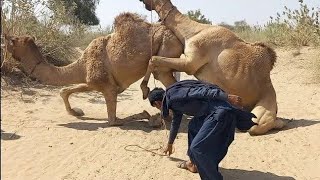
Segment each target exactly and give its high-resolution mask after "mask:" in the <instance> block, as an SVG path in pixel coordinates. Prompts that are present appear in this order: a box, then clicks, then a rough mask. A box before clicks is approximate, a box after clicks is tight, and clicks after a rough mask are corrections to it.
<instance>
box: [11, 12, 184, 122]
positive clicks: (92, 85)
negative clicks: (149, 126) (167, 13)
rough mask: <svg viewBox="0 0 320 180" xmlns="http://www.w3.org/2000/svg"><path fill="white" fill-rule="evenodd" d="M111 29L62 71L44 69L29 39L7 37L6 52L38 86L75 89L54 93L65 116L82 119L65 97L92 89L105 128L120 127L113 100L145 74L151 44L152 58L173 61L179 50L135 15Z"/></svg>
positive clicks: (165, 73) (168, 79) (165, 77)
mask: <svg viewBox="0 0 320 180" xmlns="http://www.w3.org/2000/svg"><path fill="white" fill-rule="evenodd" d="M114 27H115V32H114V33H112V34H110V35H108V36H105V37H99V38H97V39H94V40H93V41H92V42H91V43H90V44H89V46H88V47H87V48H86V49H85V50H84V53H83V54H82V56H81V57H80V59H79V60H77V61H75V62H74V63H71V64H69V65H67V66H64V67H55V66H53V65H51V64H48V63H47V62H46V60H45V59H44V58H43V55H42V54H41V53H40V51H39V49H38V47H37V46H36V44H35V42H34V39H33V38H32V37H29V36H24V37H14V36H7V37H6V48H7V50H8V51H9V52H10V53H11V54H12V55H13V57H14V58H15V59H17V60H19V61H20V62H21V64H22V67H23V69H24V71H25V72H26V73H28V74H29V75H31V76H33V77H35V78H37V79H38V80H40V81H41V82H42V83H44V84H49V85H59V86H62V85H70V84H78V85H76V86H73V87H67V88H63V89H61V91H60V95H61V97H62V98H63V101H64V103H65V107H66V110H67V111H68V113H70V114H71V115H74V116H81V115H83V114H84V113H83V112H82V110H81V109H78V108H73V109H72V108H71V106H70V103H69V101H68V98H69V96H70V95H71V94H72V93H78V92H86V91H93V90H95V91H99V92H102V94H103V96H104V98H105V100H106V104H107V111H108V122H109V124H110V125H121V124H123V123H124V122H125V121H126V120H125V119H127V118H125V119H117V118H116V103H117V95H118V94H119V93H121V92H123V91H124V90H125V89H126V88H128V87H129V86H130V85H131V84H132V83H134V82H136V81H137V80H139V79H140V78H142V77H143V75H144V74H145V73H146V70H147V67H148V63H149V60H150V59H151V39H153V42H152V47H153V50H152V55H159V56H167V57H179V56H180V54H181V53H182V50H183V49H182V48H183V46H182V44H181V43H180V41H179V40H178V39H177V38H176V36H174V35H173V33H172V32H171V31H170V30H169V29H167V28H166V27H165V26H163V25H160V24H155V25H153V26H152V25H151V24H150V23H147V22H145V21H144V20H143V19H142V18H140V17H139V16H138V15H136V14H131V13H123V14H121V15H119V16H117V17H116V18H115V21H114ZM156 77H157V78H158V79H159V80H160V81H161V82H162V83H163V84H164V85H165V86H168V85H169V84H172V83H173V82H174V81H175V79H174V77H173V75H172V71H170V69H162V71H161V72H159V73H156ZM138 115H139V114H138ZM138 115H137V116H135V118H136V119H143V118H148V117H149V116H150V115H148V113H146V112H144V113H140V115H141V116H138ZM139 117H140V118H139ZM127 120H130V119H127Z"/></svg>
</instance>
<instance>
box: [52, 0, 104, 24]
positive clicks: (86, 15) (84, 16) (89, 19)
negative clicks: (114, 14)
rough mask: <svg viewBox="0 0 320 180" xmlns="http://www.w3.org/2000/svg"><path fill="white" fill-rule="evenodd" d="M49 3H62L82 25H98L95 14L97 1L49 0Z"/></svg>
mask: <svg viewBox="0 0 320 180" xmlns="http://www.w3.org/2000/svg"><path fill="white" fill-rule="evenodd" d="M49 2H51V3H62V4H63V5H64V6H65V7H66V9H68V10H69V11H70V12H71V14H72V15H74V16H75V17H76V18H77V19H78V20H79V21H80V22H81V23H82V24H86V25H98V24H99V19H98V17H97V16H96V13H95V11H96V5H97V4H99V0H49Z"/></svg>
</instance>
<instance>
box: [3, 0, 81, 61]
mask: <svg viewBox="0 0 320 180" xmlns="http://www.w3.org/2000/svg"><path fill="white" fill-rule="evenodd" d="M71 11H72V9H69V10H68V11H67V10H66V8H65V7H64V6H63V4H62V3H61V2H60V1H50V2H49V1H40V0H11V1H5V2H4V4H3V7H2V11H1V13H2V16H1V28H2V31H3V32H4V33H7V34H9V35H32V36H34V37H36V39H37V41H36V42H37V45H38V46H39V47H40V48H41V51H42V53H43V54H44V55H45V56H46V57H48V58H47V60H48V61H49V62H50V63H53V64H55V65H65V64H68V63H70V62H72V61H74V59H75V58H76V57H77V55H76V54H77V53H75V49H74V48H73V47H74V46H76V45H77V44H79V40H81V37H83V35H84V34H85V33H86V31H87V26H85V25H82V24H81V23H79V21H78V20H77V19H75V18H73V17H74V16H70V15H69V13H70V12H71ZM9 64H10V63H9Z"/></svg>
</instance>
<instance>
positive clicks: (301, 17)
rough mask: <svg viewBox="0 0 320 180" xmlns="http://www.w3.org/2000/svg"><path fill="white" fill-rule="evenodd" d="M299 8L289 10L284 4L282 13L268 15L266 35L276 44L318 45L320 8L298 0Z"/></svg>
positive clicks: (319, 38)
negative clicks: (274, 15) (272, 15)
mask: <svg viewBox="0 0 320 180" xmlns="http://www.w3.org/2000/svg"><path fill="white" fill-rule="evenodd" d="M299 4H300V8H299V9H295V10H291V9H288V8H287V7H286V6H285V7H284V11H283V12H282V13H277V16H276V17H270V19H271V20H270V22H269V23H268V24H267V25H266V31H267V35H268V36H269V37H270V38H269V39H270V40H273V41H272V42H273V43H274V44H276V45H286V44H288V45H293V46H308V45H320V26H319V25H320V21H319V20H320V19H319V16H320V9H319V7H312V8H310V7H308V6H307V4H304V3H303V0H299Z"/></svg>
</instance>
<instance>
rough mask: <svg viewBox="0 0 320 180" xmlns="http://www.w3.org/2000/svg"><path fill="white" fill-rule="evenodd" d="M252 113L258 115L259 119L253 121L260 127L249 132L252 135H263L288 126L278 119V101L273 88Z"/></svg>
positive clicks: (254, 127) (255, 127)
mask: <svg viewBox="0 0 320 180" xmlns="http://www.w3.org/2000/svg"><path fill="white" fill-rule="evenodd" d="M251 112H252V113H253V114H255V115H256V117H257V118H254V119H253V121H254V122H256V123H257V124H258V125H256V126H253V127H252V128H251V129H250V130H249V134H250V135H263V134H266V133H267V132H268V131H270V130H271V129H281V128H283V127H284V126H285V124H286V123H285V122H284V121H282V120H281V119H277V101H276V94H275V91H274V89H273V87H272V89H271V90H270V93H268V94H265V95H264V98H262V99H261V100H260V101H259V102H258V103H257V104H256V106H255V107H254V109H253V110H252V111H251Z"/></svg>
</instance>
